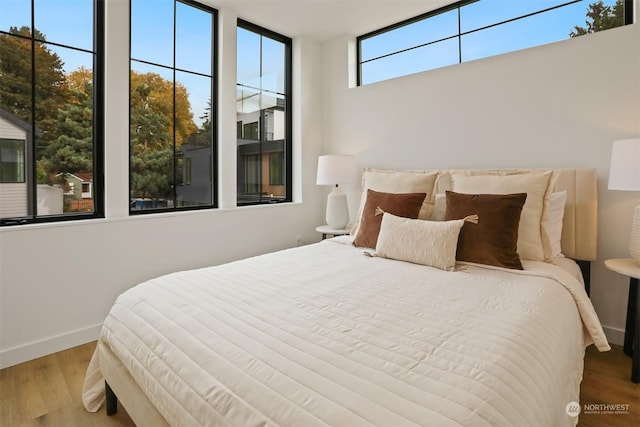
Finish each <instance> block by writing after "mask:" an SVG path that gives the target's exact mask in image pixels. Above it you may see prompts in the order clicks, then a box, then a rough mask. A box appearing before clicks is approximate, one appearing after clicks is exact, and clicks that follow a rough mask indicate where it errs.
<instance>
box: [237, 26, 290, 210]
mask: <svg viewBox="0 0 640 427" xmlns="http://www.w3.org/2000/svg"><path fill="white" fill-rule="evenodd" d="M236 25H237V27H238V28H242V29H244V30H247V31H251V32H254V33H256V34H258V35H260V36H262V37H267V38H270V39H273V40H275V41H277V42H280V43H282V44H283V45H284V56H285V57H284V61H285V64H284V69H285V82H284V90H285V100H284V118H285V128H284V170H283V172H284V177H285V183H284V187H285V197H284V198H283V199H280V200H274V199H273V198H271V197H264V198H263V197H262V196H260V197H259V200H257V201H248V202H242V203H240V202H239V201H236V205H237V206H238V207H241V206H252V205H263V204H273V203H289V202H292V201H293V176H292V175H293V138H292V136H293V114H292V111H293V101H292V100H293V65H292V64H293V40H292V39H291V38H290V37H287V36H284V35H282V34H279V33H276V32H275V31H272V30H269V29H267V28H264V27H261V26H259V25H256V24H254V23H252V22H249V21H245V20H244V19H241V18H238V20H237V24H236ZM238 54H239V53H238ZM237 84H238V82H237V79H236V86H237ZM262 116H263V114H262V113H261V114H260V117H261V118H262ZM259 123H260V120H259ZM261 128H262V126H261ZM262 130H263V129H261V131H260V132H259V141H260V147H261V148H260V154H262V153H263V151H262V145H263V143H266V142H268V141H269V140H268V139H267V138H266V133H265V132H264V131H262ZM243 132H244V129H243ZM237 148H238V146H237V144H236V153H237ZM268 152H269V151H264V153H267V154H268ZM237 164H238V165H239V166H240V164H241V159H238V160H237ZM240 175H241V173H240V172H239V173H238V174H237V176H238V179H241V177H240ZM261 179H262V178H261ZM242 180H243V182H244V179H243V178H242ZM236 184H237V185H236V186H237V187H238V192H240V191H241V189H240V187H241V184H240V183H236Z"/></svg>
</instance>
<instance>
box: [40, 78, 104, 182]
mask: <svg viewBox="0 0 640 427" xmlns="http://www.w3.org/2000/svg"><path fill="white" fill-rule="evenodd" d="M67 81H68V90H69V102H68V103H67V104H66V105H65V106H64V108H62V109H59V110H58V117H57V122H56V129H57V130H56V135H57V138H56V139H55V140H54V141H53V142H52V143H51V144H50V145H49V146H48V147H47V152H46V156H45V162H46V165H47V170H48V171H49V172H50V173H51V174H57V173H63V174H68V173H75V172H92V171H93V73H92V72H91V71H90V70H87V69H86V68H83V67H82V68H79V69H78V70H76V71H73V72H72V73H70V74H69V75H68V77H67ZM63 178H66V176H63Z"/></svg>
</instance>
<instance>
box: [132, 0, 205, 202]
mask: <svg viewBox="0 0 640 427" xmlns="http://www.w3.org/2000/svg"><path fill="white" fill-rule="evenodd" d="M216 16H217V15H216V11H215V10H214V9H211V8H209V7H207V6H204V5H201V4H199V3H195V2H193V1H188V0H184V1H177V0H131V73H130V90H131V92H130V98H129V123H130V129H129V130H130V153H131V156H130V162H129V170H130V198H131V203H130V212H131V213H146V212H158V211H167V210H185V209H199V208H212V207H215V206H216V204H217V195H216V180H217V172H216V168H215V162H216V161H217V153H216V105H215V102H216V78H215V75H214V71H215V70H216V40H215V34H216ZM212 162H213V164H212ZM183 169H184V170H183Z"/></svg>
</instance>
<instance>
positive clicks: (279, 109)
mask: <svg viewBox="0 0 640 427" xmlns="http://www.w3.org/2000/svg"><path fill="white" fill-rule="evenodd" d="M273 101H274V102H273V104H274V105H273V106H272V107H269V108H264V109H262V110H256V111H251V112H239V113H238V114H237V119H236V132H237V137H238V157H237V159H238V165H237V166H238V168H237V171H238V176H237V184H238V204H245V203H255V202H258V201H262V202H264V201H265V200H271V201H273V202H277V201H278V200H283V199H284V198H285V197H286V194H285V192H286V188H285V185H284V184H285V158H284V153H285V134H284V99H281V98H277V99H274V100H273ZM238 103H239V105H238V111H243V110H245V108H242V106H241V105H240V104H241V103H242V100H239V101H238ZM250 109H251V108H249V110H250Z"/></svg>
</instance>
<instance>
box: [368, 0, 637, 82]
mask: <svg viewBox="0 0 640 427" xmlns="http://www.w3.org/2000/svg"><path fill="white" fill-rule="evenodd" d="M632 9H633V0H572V1H570V0H538V1H509V2H506V1H504V0H464V1H460V2H458V3H454V4H452V5H449V6H446V7H443V8H441V9H437V10H435V11H432V12H429V13H427V14H425V15H421V16H418V17H416V18H413V19H409V20H407V21H404V22H400V23H398V24H395V25H392V26H390V27H387V28H383V29H380V30H377V31H374V32H372V33H369V34H365V35H363V36H360V37H358V38H357V45H358V85H363V84H369V83H374V82H378V81H382V80H387V79H391V78H394V77H400V76H404V75H408V74H412V73H417V72H420V71H426V70H431V69H434V68H440V67H445V66H447V65H453V64H458V63H462V62H467V61H472V60H474V59H479V58H486V57H489V56H493V55H499V54H501V53H507V52H513V51H516V50H520V49H526V48H529V47H533V46H540V45H543V44H547V43H552V42H555V41H559V40H564V39H567V38H569V37H577V36H580V35H583V34H587V33H592V32H596V31H601V30H606V29H609V28H614V27H618V26H621V25H626V24H631V23H632V16H633V10H632Z"/></svg>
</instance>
